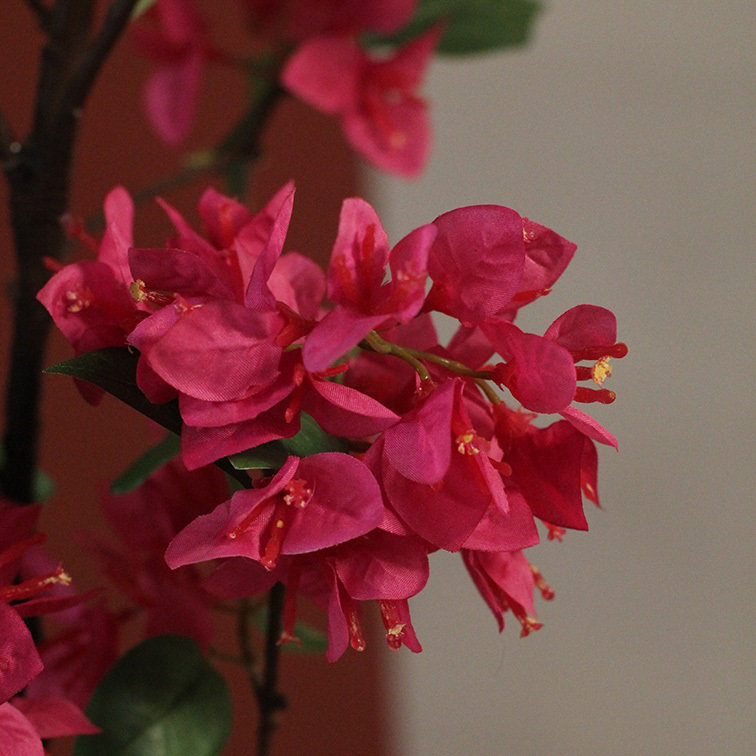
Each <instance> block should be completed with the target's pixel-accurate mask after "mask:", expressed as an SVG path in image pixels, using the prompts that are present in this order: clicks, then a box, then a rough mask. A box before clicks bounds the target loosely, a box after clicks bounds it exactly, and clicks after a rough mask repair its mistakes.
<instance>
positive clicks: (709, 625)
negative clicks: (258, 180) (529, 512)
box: [371, 0, 756, 756]
mask: <svg viewBox="0 0 756 756" xmlns="http://www.w3.org/2000/svg"><path fill="white" fill-rule="evenodd" d="M755 13H756V12H755V11H754V5H753V3H752V2H746V1H744V2H735V1H730V2H717V3H714V2H703V1H702V0H688V1H686V2H682V1H681V0H677V1H673V2H666V3H660V2H655V3H650V2H635V3H620V2H607V1H606V0H573V1H571V2H566V1H565V0H551V2H549V3H548V8H547V11H546V12H545V13H544V14H543V16H542V18H541V21H540V23H539V24H538V26H537V31H536V38H535V40H534V43H533V44H532V45H531V46H530V47H529V48H528V49H527V50H525V51H524V52H518V53H512V54H505V55H494V56H489V57H486V58H482V59H476V60H471V61H469V62H466V63H464V64H459V63H456V62H452V63H437V64H435V67H434V69H433V72H432V76H431V78H430V82H429V85H428V86H427V88H426V93H427V94H428V96H429V98H430V100H431V102H432V104H433V119H434V123H435V128H436V140H435V150H434V153H433V158H432V162H431V165H430V168H429V170H428V171H427V173H426V174H425V175H424V176H423V178H422V179H421V180H420V181H418V182H416V183H413V184H407V183H404V182H402V181H400V180H394V179H389V178H386V177H383V176H380V177H379V176H375V175H374V174H371V180H372V187H373V191H372V197H373V199H374V200H375V202H376V205H377V206H378V208H379V212H380V213H381V215H382V217H383V218H384V220H385V223H386V227H387V230H388V231H389V235H390V237H391V238H392V239H393V241H397V240H398V239H399V238H400V236H401V235H403V234H404V233H406V232H407V231H409V230H410V229H412V228H414V227H416V226H418V225H420V224H421V223H424V222H427V221H429V220H432V219H433V218H434V217H435V216H436V215H437V214H439V213H441V212H443V211H446V210H449V209H452V208H454V207H458V206H461V205H467V204H474V203H478V202H494V203H499V204H504V205H508V206H510V207H513V208H515V209H516V210H518V211H519V212H520V213H522V214H523V215H528V216H529V217H531V218H533V219H534V220H537V221H539V222H541V223H544V224H546V225H549V226H552V227H553V228H554V229H556V230H557V231H559V232H560V233H561V234H563V235H564V236H566V237H567V238H569V239H571V240H573V241H575V242H576V243H577V244H578V245H579V250H578V253H577V255H576V257H575V260H574V262H573V264H572V265H571V266H570V268H568V270H567V273H566V274H565V276H564V278H563V279H562V281H561V282H560V283H558V284H557V286H556V289H555V291H554V292H553V293H552V294H551V295H550V296H548V297H546V298H544V299H542V300H541V301H540V302H539V303H538V304H537V305H534V306H531V307H530V308H529V310H532V312H528V313H527V316H525V317H524V318H523V320H522V321H521V325H522V324H524V326H525V327H527V328H530V329H532V330H534V331H538V332H542V330H543V328H544V327H545V326H546V325H548V323H550V322H551V320H552V319H553V318H554V317H555V316H556V315H558V314H559V313H561V312H562V311H563V310H565V309H567V308H568V307H570V306H572V305H574V304H578V303H582V302H589V303H595V304H600V305H604V306H608V307H610V308H612V309H614V310H615V312H616V313H617V315H618V318H619V322H620V338H621V339H623V340H625V341H626V342H628V344H629V345H630V355H629V356H628V357H627V358H625V359H624V360H622V361H619V362H616V363H615V375H614V377H613V378H612V379H611V382H610V387H611V388H613V389H614V390H615V391H616V392H617V394H618V399H617V402H616V403H615V404H614V405H613V406H611V407H609V408H601V409H602V410H603V411H601V412H597V413H596V414H597V415H598V416H600V419H601V420H602V421H604V422H606V424H607V425H608V427H609V428H610V429H611V430H612V431H613V432H614V433H615V434H616V435H617V437H618V438H619V441H620V453H619V454H616V453H615V452H614V451H612V450H609V449H601V454H600V467H601V470H600V480H599V482H600V489H601V494H602V501H603V504H604V511H596V510H592V511H590V512H589V513H588V516H589V522H590V528H591V529H590V532H589V533H587V534H581V533H575V534H568V536H567V538H566V539H565V542H564V543H562V544H558V543H557V544H554V543H545V544H542V545H541V546H539V547H537V548H536V549H535V550H533V551H531V554H530V556H531V560H532V561H534V562H535V563H536V564H538V565H539V567H540V568H541V569H542V571H543V573H544V575H545V576H546V578H547V579H548V580H549V582H550V583H551V584H552V585H553V586H554V587H555V589H556V592H557V596H556V599H555V600H554V601H553V602H551V603H549V604H545V603H544V602H541V603H540V604H539V605H538V607H539V608H540V609H541V611H540V619H541V620H543V621H544V622H545V627H544V628H543V629H542V630H541V631H540V632H538V633H536V634H534V635H531V636H530V637H529V638H527V639H523V640H520V639H519V637H518V632H517V631H518V629H519V628H518V625H517V623H516V622H514V621H513V620H512V621H511V622H509V623H508V626H507V628H506V629H505V631H504V634H503V635H502V636H499V635H498V634H497V632H496V627H495V623H494V620H493V618H492V617H491V616H490V615H489V614H488V611H487V609H486V608H485V607H484V605H483V602H482V601H481V600H480V599H479V597H478V596H477V594H476V592H475V590H474V588H473V586H472V583H471V582H470V581H469V579H468V578H467V575H466V573H465V572H464V569H463V567H462V565H461V562H460V561H459V560H458V558H457V557H455V556H449V555H437V556H435V557H434V558H433V560H432V569H431V580H430V584H429V587H428V589H426V591H425V592H424V593H423V594H422V595H421V596H419V597H417V598H416V599H413V600H412V602H411V607H412V610H413V618H414V620H415V627H416V629H417V632H418V635H419V637H420V639H421V641H422V642H423V644H424V648H425V650H424V652H423V653H422V654H420V655H417V656H415V655H412V654H410V653H409V652H407V651H406V650H405V651H402V652H401V653H399V654H396V655H393V654H392V655H391V656H392V662H391V664H392V666H391V673H392V679H391V681H390V683H389V686H388V689H389V692H390V696H391V701H392V702H393V706H394V711H395V716H396V726H395V736H396V737H395V753H397V754H402V755H406V756H425V755H426V754H427V755H428V756H430V755H431V754H433V756H439V755H442V754H455V755H456V754H467V753H470V754H492V755H493V754H599V753H601V754H641V753H648V754H678V753H679V754H683V753H685V754H740V753H742V754H746V753H748V754H750V753H754V752H756V742H754V731H753V724H752V710H753V688H754V685H753V683H754V674H753V672H754V665H753V659H752V657H753V650H754V649H753V641H752V636H753V619H754V612H753V598H754V595H753V582H752V575H753V567H754V560H753V546H754V539H753V525H752V523H753V519H752V514H751V513H752V509H753V507H752V502H753V494H752V491H753V488H754V486H753V483H754V479H753V469H752V468H753V459H754V457H755V456H756V455H754V442H753V428H754V419H755V418H754V414H755V413H754V405H753V399H752V393H753V392H752V388H751V380H752V374H753V368H754V353H753V329H752V326H753V322H754V307H753V288H754V287H753V281H754V276H753V274H754V255H753V245H752V237H751V235H750V233H749V232H750V231H752V228H753V226H752V223H751V217H750V215H751V214H750V211H752V209H753V200H752V191H753V180H752V177H753V160H752V158H753V152H752V149H751V145H750V144H749V140H748V139H747V137H748V136H750V133H751V132H752V130H753V125H754V86H753V85H754V78H753V70H754V62H755V61H754V55H753V52H752V47H753V29H754V26H755V24H754V22H755V21H756V17H755Z"/></svg>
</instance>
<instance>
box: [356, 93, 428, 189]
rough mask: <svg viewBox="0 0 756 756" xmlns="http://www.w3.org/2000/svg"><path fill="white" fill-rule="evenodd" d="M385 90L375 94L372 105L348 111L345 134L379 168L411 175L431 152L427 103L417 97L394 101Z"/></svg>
mask: <svg viewBox="0 0 756 756" xmlns="http://www.w3.org/2000/svg"><path fill="white" fill-rule="evenodd" d="M382 94H383V93H378V94H374V95H373V98H372V99H371V101H370V107H369V108H365V107H363V108H361V109H359V110H355V111H351V112H349V113H346V114H345V116H344V118H343V121H342V126H343V129H344V134H345V135H346V137H347V139H348V140H349V142H350V144H351V145H352V146H353V147H354V149H355V150H356V151H357V152H359V153H360V154H361V155H362V156H363V157H365V158H366V159H367V160H369V161H370V162H371V163H373V164H374V165H376V166H378V168H382V169H383V170H384V171H390V172H391V173H396V174H398V175H400V176H407V177H408V178H412V177H414V176H417V175H418V174H420V173H421V172H422V170H423V168H425V165H426V164H427V162H428V156H429V155H430V150H431V125H430V118H429V116H428V107H427V105H426V104H425V102H424V101H423V100H420V99H419V98H416V97H408V98H406V99H403V100H401V101H400V102H397V103H391V102H387V101H385V100H384V99H382ZM378 113H379V114H380V115H378Z"/></svg>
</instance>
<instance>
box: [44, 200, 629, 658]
mask: <svg viewBox="0 0 756 756" xmlns="http://www.w3.org/2000/svg"><path fill="white" fill-rule="evenodd" d="M293 199H294V188H293V186H291V185H286V186H284V187H283V188H282V189H281V190H280V191H279V192H278V193H277V194H276V195H275V196H274V197H273V198H272V199H271V200H270V202H269V203H268V204H267V205H266V206H265V207H264V208H263V209H262V210H261V211H260V212H258V213H257V214H252V213H250V212H248V211H247V210H246V209H245V208H244V207H243V206H241V205H240V204H239V203H237V202H236V201H234V200H233V199H231V198H229V197H225V196H223V195H222V194H220V193H218V192H217V191H215V190H213V189H208V190H207V191H206V192H205V193H204V195H203V196H202V198H201V200H200V202H199V213H200V216H201V218H202V221H203V223H204V234H200V233H198V232H197V231H195V230H194V229H193V228H192V227H191V226H190V225H189V224H188V223H187V222H186V221H185V220H184V218H183V217H182V216H181V215H180V214H179V213H178V212H177V211H176V210H175V209H174V208H172V207H171V206H170V205H168V204H167V203H165V202H162V205H163V207H164V209H165V210H166V212H167V214H168V216H169V218H170V220H171V222H172V223H173V225H174V227H175V232H176V233H175V236H174V237H173V238H172V239H170V240H169V242H168V244H167V245H166V246H165V247H161V248H134V247H133V246H132V242H131V235H130V233H131V232H130V225H131V215H132V206H131V202H130V200H129V197H128V195H127V194H126V192H125V191H124V190H123V189H115V190H113V192H111V194H110V195H109V196H108V198H107V200H106V204H105V213H106V218H107V221H108V226H107V232H106V234H105V237H104V239H103V241H102V243H101V245H100V248H99V252H98V259H97V260H92V261H87V262H80V263H75V264H72V265H69V266H66V267H64V268H62V269H61V270H59V271H58V272H57V273H56V274H55V275H54V276H53V277H52V279H51V280H50V282H49V283H48V284H47V285H46V286H45V287H44V289H43V290H42V291H41V292H40V295H39V299H40V301H41V302H42V303H43V304H44V305H45V307H47V309H48V310H49V312H50V314H51V315H52V317H53V318H54V320H55V322H56V323H57V325H58V327H59V328H60V329H61V330H62V331H63V333H64V334H65V335H66V336H67V337H68V339H69V340H70V341H71V342H72V344H73V345H74V347H75V348H76V349H77V351H79V352H81V351H85V350H90V349H94V348H98V347H104V346H124V345H128V346H129V347H130V348H133V349H136V350H138V353H139V361H138V367H137V373H136V379H137V382H138V385H139V387H140V389H141V390H142V391H143V392H144V394H145V395H146V396H147V398H148V399H149V400H150V401H151V402H153V403H162V402H167V401H171V400H175V401H177V404H178V408H179V411H180V414H181V419H182V422H183V427H182V432H181V456H182V460H183V463H184V465H185V466H186V468H188V469H189V470H196V469H198V468H201V467H203V466H205V465H208V464H209V463H212V462H214V461H216V460H218V459H220V458H222V457H227V456H230V455H235V454H238V453H240V452H245V451H247V450H249V449H252V448H255V447H259V446H260V445H261V444H266V443H269V442H276V441H280V440H282V439H288V438H291V437H293V436H295V435H296V434H297V433H298V432H299V431H300V428H301V425H302V422H303V418H304V417H305V415H307V416H309V418H312V419H314V421H315V422H316V423H317V425H318V426H319V427H320V428H321V429H322V430H323V431H325V432H326V434H331V435H332V436H333V437H334V439H333V440H334V442H336V441H337V442H338V444H335V445H334V446H333V447H331V448H327V449H323V450H320V453H312V454H310V455H309V456H303V457H300V456H296V455H294V454H290V455H289V456H288V458H286V459H285V461H284V462H283V464H282V466H280V469H277V470H275V469H270V470H267V471H266V470H262V471H258V472H256V473H255V474H252V475H250V487H249V488H245V489H244V490H239V491H237V492H236V493H234V494H233V495H232V496H231V497H230V498H226V499H225V500H224V501H222V502H221V503H219V504H218V505H217V506H215V508H214V509H212V511H205V512H203V513H197V512H196V511H195V512H193V513H192V514H191V515H189V514H187V513H184V514H183V516H182V517H181V518H179V519H181V520H182V524H181V526H180V529H179V528H176V529H175V530H177V532H176V533H175V535H174V536H173V537H172V540H171V541H170V543H169V544H168V547H167V550H166V552H165V559H166V561H167V563H168V565H169V566H170V567H171V568H178V567H180V566H183V565H191V564H196V563H203V562H208V561H210V560H215V561H214V564H215V571H214V572H213V573H212V574H211V575H210V576H209V577H208V578H207V579H206V581H205V583H204V590H207V591H210V592H211V593H212V594H214V595H215V596H219V597H224V598H230V597H242V596H256V595H258V594H260V593H262V592H263V591H266V590H267V589H268V588H270V587H271V586H272V585H274V584H275V583H276V582H281V583H283V584H285V586H286V606H285V608H284V633H283V639H284V640H291V639H293V638H294V636H295V631H294V620H295V616H296V602H297V597H298V596H299V595H303V596H306V597H309V598H310V599H312V600H313V601H314V602H315V603H317V604H319V605H320V606H321V607H322V608H323V609H324V611H325V612H326V613H327V617H328V633H329V647H328V653H327V656H328V658H329V659H330V660H335V659H337V658H338V657H339V656H340V655H341V654H342V653H343V651H344V650H345V648H346V647H347V645H349V644H350V643H351V645H352V647H354V648H356V649H362V648H363V647H364V644H365V642H364V638H363V634H362V630H361V624H360V613H361V607H362V604H363V603H364V602H366V601H377V602H378V605H379V608H380V612H381V615H382V617H383V621H384V624H385V627H386V639H387V642H388V644H389V645H390V646H391V647H393V648H398V647H400V646H401V645H405V646H407V647H408V648H410V649H412V650H413V651H419V650H420V644H419V642H418V640H417V637H416V635H415V632H414V629H413V627H412V623H411V620H410V614H409V606H408V599H409V598H411V597H412V596H414V595H416V594H417V593H418V592H419V591H420V590H422V588H423V587H424V586H425V584H426V582H427V579H428V574H429V565H428V555H429V554H430V553H432V552H434V551H436V550H438V549H445V550H448V551H452V552H459V553H460V554H461V556H462V559H463V563H464V565H465V567H466V568H467V570H468V571H469V573H470V575H471V577H472V580H473V582H474V584H475V586H476V587H477V588H478V590H479V592H480V594H481V596H482V597H483V599H484V600H485V601H486V603H487V604H488V606H489V607H490V609H491V611H492V613H493V614H494V616H495V618H496V620H497V622H498V624H499V628H500V629H501V628H503V625H504V615H505V613H506V612H507V611H511V612H512V613H513V615H514V616H515V617H516V618H517V620H518V621H519V622H520V624H521V626H522V634H524V635H526V634H528V633H529V632H530V631H531V630H533V629H536V628H537V627H539V626H540V625H539V624H538V623H537V622H536V620H535V619H533V615H534V614H535V611H534V607H533V594H534V590H535V589H536V588H537V589H539V590H540V591H541V593H542V594H543V596H544V597H546V598H550V597H551V595H553V594H552V592H551V589H550V588H549V587H548V586H547V585H546V583H545V582H544V581H543V578H542V577H541V575H540V573H539V572H538V571H537V570H536V569H535V568H534V567H532V566H531V565H530V564H529V562H528V560H527V559H526V558H525V557H524V555H523V550H524V549H526V548H528V547H530V546H533V545H535V544H536V543H537V542H538V540H539V534H538V529H537V526H536V523H537V521H539V520H540V521H541V522H542V523H543V525H544V527H545V528H546V532H547V533H548V535H549V537H550V538H554V537H558V538H561V536H562V535H563V533H564V529H565V528H574V529H582V530H584V529H586V528H587V522H586V518H585V515H584V512H583V503H582V499H583V496H585V497H586V498H587V499H589V500H590V501H593V502H594V503H596V504H598V494H597V482H596V475H597V453H596V448H595V445H594V441H598V442H601V443H604V444H609V445H612V446H616V441H615V439H614V437H613V436H612V435H611V434H610V433H609V432H608V431H607V430H605V429H604V428H603V427H602V426H601V425H599V424H598V423H597V422H596V421H595V420H593V419H592V418H591V417H590V416H589V415H587V414H586V413H585V412H583V411H582V410H581V409H579V408H578V407H577V406H575V405H576V403H577V404H585V403H589V402H601V403H609V402H611V401H613V399H614V394H613V393H612V392H611V391H609V390H608V389H606V388H603V387H602V384H603V382H604V381H605V379H606V378H607V377H608V376H609V375H610V374H611V365H610V361H611V359H612V358H619V357H622V356H624V354H625V353H626V352H627V348H626V347H625V345H624V344H622V343H618V342H617V339H616V322H615V318H614V316H613V315H612V313H611V312H610V311H609V310H606V309H604V308H601V307H597V306H592V305H579V306H577V307H574V308H572V309H570V310H568V311H567V312H565V313H564V314H562V315H561V316H559V317H558V318H557V319H556V320H555V321H554V322H553V323H552V324H551V325H550V326H549V327H548V328H547V329H546V331H545V333H544V334H543V335H542V336H541V335H537V334H533V333H527V332H525V331H523V330H521V329H520V328H519V327H518V326H517V325H515V323H514V321H515V319H516V316H517V313H518V311H519V309H520V308H521V307H523V306H525V305H527V304H528V303H530V302H532V301H533V300H535V299H537V298H538V297H541V296H543V295H544V294H547V293H548V291H549V290H550V289H551V287H552V286H553V285H554V283H555V281H556V280H557V279H558V278H559V276H560V275H561V274H562V272H563V271H564V270H565V268H566V266H567V265H568V263H569V262H570V260H571V258H572V256H573V254H574V252H575V249H576V248H575V245H574V244H572V243H570V242H568V241H567V240H565V239H564V238H562V237H561V236H559V235H558V234H557V233H555V232H554V231H552V230H551V229H549V228H546V227H545V226H542V225H540V224H538V223H535V222H533V221H531V220H528V219H527V218H523V217H521V216H520V215H519V214H517V213H516V212H515V211H513V210H510V209H508V208H505V207H501V206H497V205H481V206H474V207H465V208H460V209H457V210H453V211H451V212H449V213H446V214H444V215H442V216H440V217H439V218H437V219H436V220H434V221H433V222H432V223H429V224H426V225H423V226H421V227H420V228H418V229H416V230H414V231H412V232H411V233H410V234H408V235H407V236H406V237H405V238H403V239H402V240H401V241H399V242H398V243H397V244H396V245H395V246H393V247H390V246H389V243H388V239H387V236H386V233H385V231H384V229H383V227H382V225H381V222H380V220H379V218H378V216H377V214H376V213H375V211H374V209H373V208H372V207H371V206H370V205H369V204H368V203H367V202H365V201H364V200H362V199H359V198H352V199H347V200H345V202H344V204H343V207H342V211H341V216H340V221H339V228H338V234H337V238H336V241H335V244H334V247H333V252H332V255H331V260H330V264H329V268H328V273H327V275H326V274H324V273H323V272H322V271H321V270H320V268H318V267H317V266H316V265H315V264H314V263H313V262H312V261H310V260H309V259H308V258H306V257H304V256H302V255H300V254H299V253H297V252H287V253H284V246H285V237H286V232H287V227H288V224H289V220H290V217H291V213H292V208H293ZM429 284H430V285H429ZM326 294H327V302H326V301H325V299H326ZM434 311H435V312H440V313H444V314H445V315H447V316H450V317H452V318H454V319H456V320H457V321H458V328H457V330H456V332H455V334H454V335H453V337H452V338H451V340H450V341H449V342H448V344H446V345H445V346H443V345H441V344H440V343H439V339H438V336H437V334H436V331H435V328H434V325H433V321H432V318H431V313H432V312H434ZM550 414H558V415H560V416H561V419H558V420H557V421H555V422H552V423H551V424H550V425H544V424H542V423H541V424H539V423H537V422H536V420H537V418H538V416H539V415H550ZM308 422H310V420H308ZM197 515H198V516H197ZM174 520H175V518H174ZM172 521H173V520H172ZM172 535H173V534H172Z"/></svg>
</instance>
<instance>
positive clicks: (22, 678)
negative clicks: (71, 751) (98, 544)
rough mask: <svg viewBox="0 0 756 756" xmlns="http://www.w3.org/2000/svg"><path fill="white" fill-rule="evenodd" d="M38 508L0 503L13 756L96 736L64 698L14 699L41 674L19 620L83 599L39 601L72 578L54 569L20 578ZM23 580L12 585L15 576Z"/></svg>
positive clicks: (2, 718)
mask: <svg viewBox="0 0 756 756" xmlns="http://www.w3.org/2000/svg"><path fill="white" fill-rule="evenodd" d="M38 514H39V507H32V506H25V507H15V506H12V505H7V506H6V505H5V504H4V502H0V732H2V733H3V744H4V747H5V748H11V749H13V753H24V754H27V753H28V754H37V753H38V754H40V755H41V754H42V753H43V749H42V742H41V738H48V737H57V736H60V735H76V734H83V733H92V732H97V731H98V728H96V727H94V726H93V725H92V723H91V722H89V720H88V719H87V718H86V717H85V716H84V714H82V712H81V711H80V710H79V709H78V707H76V706H75V705H74V704H73V703H71V702H70V701H68V700H67V699H64V698H59V699H44V700H40V699H37V700H35V699H33V698H14V699H13V700H12V701H11V702H10V703H8V700H9V699H11V697H12V696H13V695H14V694H15V693H18V692H19V691H20V690H22V689H23V688H25V687H27V686H28V685H29V683H31V682H32V681H33V680H34V678H35V677H37V676H38V675H39V673H40V672H41V671H42V669H43V665H42V660H41V659H40V656H39V654H38V652H37V649H36V648H35V646H34V641H33V639H32V636H31V633H30V632H29V630H28V628H27V627H26V624H25V623H24V621H23V619H22V617H28V616H35V615H38V614H42V613H49V612H55V611H59V610H61V609H65V608H68V607H70V606H72V605H73V604H76V603H78V602H79V601H81V600H82V597H78V596H74V597H70V596H61V597H53V598H38V597H39V596H41V595H45V594H47V593H48V592H50V591H51V589H53V588H54V586H56V585H68V584H69V583H70V577H69V576H68V575H67V574H66V573H65V572H64V571H63V569H62V567H60V566H58V568H57V569H55V570H54V571H53V572H51V573H49V574H42V575H39V574H37V575H34V576H33V577H28V578H26V579H24V577H25V576H24V575H23V566H22V560H23V559H24V557H25V555H26V554H27V552H28V551H29V550H30V549H32V548H33V547H34V546H35V545H36V544H39V543H41V542H42V541H43V540H44V536H43V535H42V534H33V533H32V531H33V528H34V523H35V521H36V518H37V516H38ZM19 574H20V575H21V579H20V580H19V581H18V582H14V583H11V582H10V581H12V580H13V578H15V577H16V576H18V575H19Z"/></svg>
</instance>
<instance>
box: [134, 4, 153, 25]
mask: <svg viewBox="0 0 756 756" xmlns="http://www.w3.org/2000/svg"><path fill="white" fill-rule="evenodd" d="M156 1H157V0H138V2H137V4H136V5H135V6H134V10H133V11H131V20H132V21H135V20H136V19H137V18H139V16H141V15H142V13H144V12H146V11H148V10H149V9H150V8H151V7H152V6H153V5H155V3H156Z"/></svg>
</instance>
